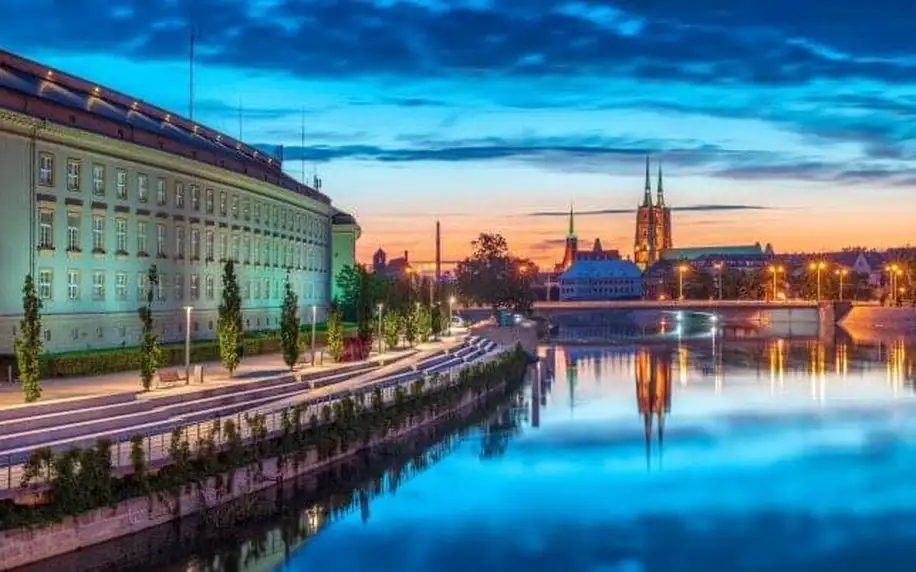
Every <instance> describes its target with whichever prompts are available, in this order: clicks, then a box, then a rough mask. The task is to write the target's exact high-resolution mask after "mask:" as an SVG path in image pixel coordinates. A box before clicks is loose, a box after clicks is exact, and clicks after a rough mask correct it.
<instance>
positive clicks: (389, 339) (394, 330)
mask: <svg viewBox="0 0 916 572" xmlns="http://www.w3.org/2000/svg"><path fill="white" fill-rule="evenodd" d="M401 322H402V317H401V315H400V314H399V313H398V312H397V311H396V310H390V311H388V312H386V313H385V315H384V316H383V317H382V340H383V341H384V342H385V346H387V347H388V349H392V348H396V347H398V340H399V339H400V337H401Z"/></svg>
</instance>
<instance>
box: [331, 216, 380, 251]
mask: <svg viewBox="0 0 916 572" xmlns="http://www.w3.org/2000/svg"><path fill="white" fill-rule="evenodd" d="M331 224H339V225H347V224H352V225H354V226H357V227H358V226H359V223H358V222H356V218H355V217H354V216H353V215H351V214H350V213H345V212H344V211H341V210H337V209H334V208H332V209H331ZM379 250H381V249H379Z"/></svg>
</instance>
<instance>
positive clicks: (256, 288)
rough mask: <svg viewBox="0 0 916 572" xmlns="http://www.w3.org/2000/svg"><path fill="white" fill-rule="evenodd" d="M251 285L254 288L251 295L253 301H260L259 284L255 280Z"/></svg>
mask: <svg viewBox="0 0 916 572" xmlns="http://www.w3.org/2000/svg"><path fill="white" fill-rule="evenodd" d="M251 285H252V287H253V288H254V292H252V293H251V296H252V297H253V298H254V299H255V300H260V299H261V283H260V282H258V281H257V280H252V282H251Z"/></svg>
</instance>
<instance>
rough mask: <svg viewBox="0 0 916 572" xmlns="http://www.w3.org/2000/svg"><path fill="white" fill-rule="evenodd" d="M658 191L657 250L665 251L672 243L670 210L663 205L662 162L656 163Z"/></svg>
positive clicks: (671, 246)
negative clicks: (658, 246)
mask: <svg viewBox="0 0 916 572" xmlns="http://www.w3.org/2000/svg"><path fill="white" fill-rule="evenodd" d="M656 190H657V191H658V201H657V206H658V211H659V213H658V218H659V223H660V224H659V225H658V226H659V230H660V231H661V232H659V241H658V244H659V245H660V248H659V250H665V249H667V248H674V243H673V242H672V241H671V209H670V208H668V205H666V204H665V186H664V183H663V181H662V162H661V160H659V162H658V184H657V186H656Z"/></svg>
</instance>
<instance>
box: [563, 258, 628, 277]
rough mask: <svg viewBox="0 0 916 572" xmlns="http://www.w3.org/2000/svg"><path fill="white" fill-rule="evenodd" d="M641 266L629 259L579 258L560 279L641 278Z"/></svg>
mask: <svg viewBox="0 0 916 572" xmlns="http://www.w3.org/2000/svg"><path fill="white" fill-rule="evenodd" d="M641 276H642V272H640V270H639V267H637V266H636V265H635V264H633V263H632V262H631V261H629V260H577V261H575V262H573V265H572V266H570V267H569V270H567V271H566V272H564V273H563V274H561V275H560V279H561V280H563V279H567V280H568V279H572V278H596V279H600V278H640V277H641Z"/></svg>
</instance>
